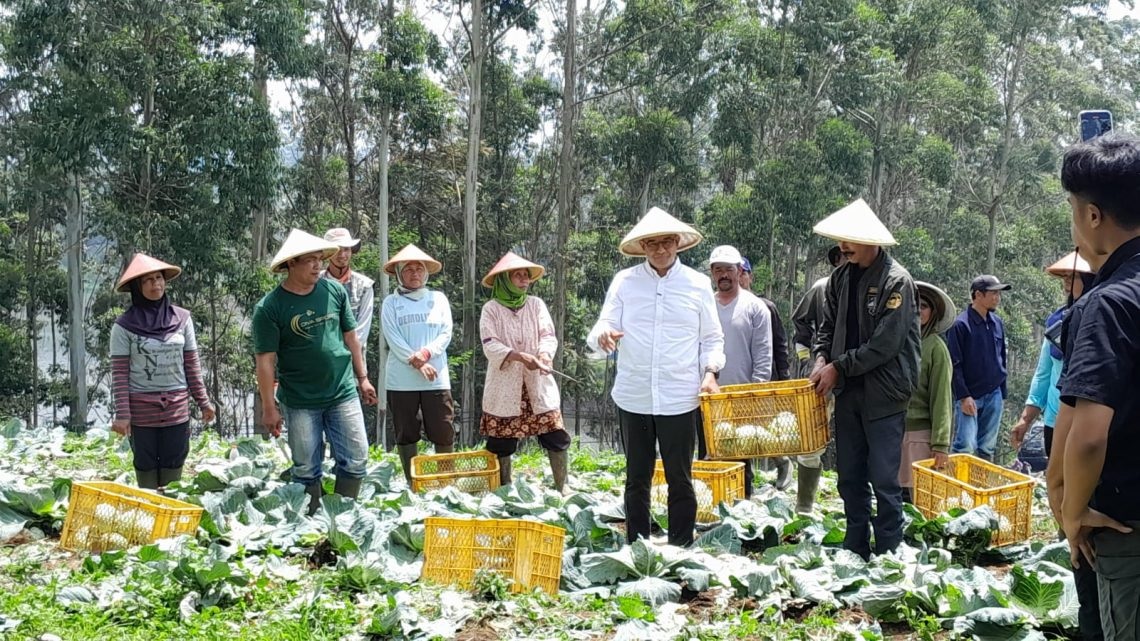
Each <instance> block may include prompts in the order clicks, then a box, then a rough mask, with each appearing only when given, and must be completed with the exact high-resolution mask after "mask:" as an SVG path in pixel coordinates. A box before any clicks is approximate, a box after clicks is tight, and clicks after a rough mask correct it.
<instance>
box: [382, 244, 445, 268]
mask: <svg viewBox="0 0 1140 641" xmlns="http://www.w3.org/2000/svg"><path fill="white" fill-rule="evenodd" d="M412 262H420V263H423V264H424V267H426V268H427V272H428V273H429V274H438V273H439V270H441V269H443V264H442V263H440V262H439V261H438V260H436V259H434V258H432V257H431V256H428V255H427V252H425V251H424V250H422V249H420V248H419V247H416V246H415V245H413V244H411V243H409V244H408V246H407V247H405V248H403V249H401V250H400V251H398V252H396V255H395V256H393V257H391V258H389V259H388V262H386V263H384V271H386V272H388V273H389V274H391V275H392V276H395V275H396V265H399V264H400V263H412Z"/></svg>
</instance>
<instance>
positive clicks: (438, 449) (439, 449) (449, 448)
mask: <svg viewBox="0 0 1140 641" xmlns="http://www.w3.org/2000/svg"><path fill="white" fill-rule="evenodd" d="M454 451H455V446H454V445H438V444H436V445H435V453H436V454H451V453H452V452H454Z"/></svg>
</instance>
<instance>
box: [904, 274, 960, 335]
mask: <svg viewBox="0 0 1140 641" xmlns="http://www.w3.org/2000/svg"><path fill="white" fill-rule="evenodd" d="M914 284H915V285H916V286H917V287H918V291H919V294H921V293H922V292H923V291H924V290H925V291H927V292H931V293H933V294H934V295H935V296H937V297H938V298H940V299H942V310H943V311H942V318H939V319H937V320H936V321H935V322H934V333H935V334H942V333H944V332H945V331H946V330H948V329H950V326H951V325H953V324H954V319H955V318H957V317H958V310H957V308H955V307H954V300H953V299H951V298H950V296H949V295H948V294H947V293H946V292H944V291H942V289H941V288H940V287H937V286H935V285H931V284H930V283H926V282H923V281H921V280H916V281H914Z"/></svg>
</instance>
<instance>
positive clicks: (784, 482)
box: [776, 457, 792, 491]
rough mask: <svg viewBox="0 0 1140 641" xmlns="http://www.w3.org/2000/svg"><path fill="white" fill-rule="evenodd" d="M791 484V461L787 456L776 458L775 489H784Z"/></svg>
mask: <svg viewBox="0 0 1140 641" xmlns="http://www.w3.org/2000/svg"><path fill="white" fill-rule="evenodd" d="M791 484H792V461H791V459H789V458H787V457H783V458H779V459H776V489H777V490H780V491H784V490H786V489H788V486H789V485H791Z"/></svg>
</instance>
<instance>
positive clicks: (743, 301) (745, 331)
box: [716, 289, 772, 385]
mask: <svg viewBox="0 0 1140 641" xmlns="http://www.w3.org/2000/svg"><path fill="white" fill-rule="evenodd" d="M716 312H717V316H718V317H719V318H720V328H721V330H722V331H723V332H724V356H725V363H724V369H722V370H720V377H719V378H718V379H717V382H718V383H719V384H721V385H737V384H740V383H762V382H765V381H769V380H772V314H771V312H769V311H768V306H767V305H765V304H764V301H762V300H760V299H759V298H758V297H757V296H756V295H755V294H753V293H751V292H747V291H745V290H743V289H742V290H740V293H739V295H737V297H736V299H735V300H733V301H732V302H731V303H729V304H727V305H721V304H720V302H719V301H718V302H717V304H716Z"/></svg>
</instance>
